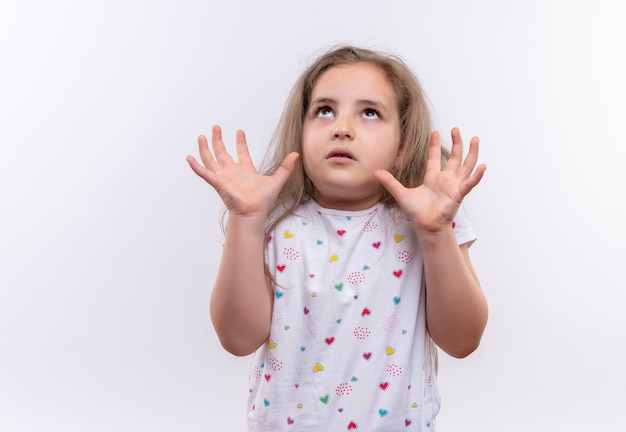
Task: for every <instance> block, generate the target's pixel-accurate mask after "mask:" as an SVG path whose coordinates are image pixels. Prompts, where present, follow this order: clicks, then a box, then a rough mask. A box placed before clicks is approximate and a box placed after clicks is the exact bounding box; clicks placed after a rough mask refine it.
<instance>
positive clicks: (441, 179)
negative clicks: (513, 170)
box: [375, 128, 487, 233]
mask: <svg viewBox="0 0 626 432" xmlns="http://www.w3.org/2000/svg"><path fill="white" fill-rule="evenodd" d="M477 161H478V138H477V137H474V138H472V139H471V141H470V148H469V152H468V154H467V156H466V157H465V160H463V140H462V139H461V133H460V131H459V129H458V128H454V129H452V149H451V150H450V159H448V161H447V163H446V165H445V167H444V168H443V170H442V169H441V142H440V139H439V132H433V133H432V135H431V137H430V148H429V151H428V162H427V164H426V174H425V175H424V181H423V183H422V184H421V185H420V186H418V187H416V188H406V187H404V186H403V185H402V184H401V183H400V182H399V181H398V180H396V179H395V178H394V177H393V176H392V175H391V174H390V173H389V172H388V171H384V170H378V171H376V173H375V176H376V178H377V179H378V180H379V181H380V182H381V183H382V185H383V186H384V187H385V188H386V189H387V190H388V191H389V192H390V193H391V194H392V195H393V197H394V198H395V199H396V201H397V202H398V204H399V205H400V208H402V210H404V212H405V214H406V215H407V217H408V218H409V219H410V220H411V221H412V222H413V225H414V226H415V227H416V229H418V230H421V231H423V232H428V233H435V232H439V231H441V230H442V229H443V228H445V227H449V226H450V224H451V223H452V221H453V219H454V216H455V215H456V212H457V210H458V208H459V206H460V204H461V201H463V198H464V197H465V196H466V195H467V194H468V193H469V192H470V191H471V190H472V189H473V188H474V186H476V185H477V184H478V183H479V182H480V180H481V179H482V177H483V174H484V173H485V170H486V169H487V167H486V166H485V165H484V164H481V165H479V166H478V167H476V162H477ZM475 167H476V169H474V168H475Z"/></svg>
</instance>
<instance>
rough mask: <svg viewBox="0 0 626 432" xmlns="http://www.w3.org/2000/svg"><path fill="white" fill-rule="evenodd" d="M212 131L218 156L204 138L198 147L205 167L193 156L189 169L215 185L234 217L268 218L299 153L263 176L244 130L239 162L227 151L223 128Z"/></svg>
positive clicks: (189, 158) (239, 141) (239, 139)
mask: <svg viewBox="0 0 626 432" xmlns="http://www.w3.org/2000/svg"><path fill="white" fill-rule="evenodd" d="M211 132H212V133H211V144H212V146H213V153H214V155H215V156H214V155H213V154H212V153H211V151H210V150H209V146H208V143H207V139H206V137H205V136H203V135H201V136H199V137H198V148H199V152H200V159H201V160H202V164H200V163H199V162H198V161H197V160H196V159H195V158H194V157H193V156H187V162H188V163H189V166H190V167H191V169H192V170H193V171H194V172H195V173H196V174H197V175H199V176H200V177H202V178H203V179H204V180H206V182H207V183H209V184H210V185H211V186H213V188H214V189H215V190H216V191H217V193H218V194H219V196H220V197H221V198H222V201H224V204H225V205H226V208H227V209H228V211H229V213H230V214H231V215H241V216H250V215H263V216H267V213H268V212H269V209H270V207H271V206H272V204H273V203H274V201H275V200H276V198H277V197H278V194H279V192H280V190H281V189H282V187H283V185H284V184H285V182H286V181H287V179H288V178H289V175H290V174H291V172H292V171H293V169H294V167H295V163H296V159H297V158H298V154H297V153H290V154H289V155H287V157H286V158H285V160H284V161H283V163H282V164H281V165H280V167H279V168H278V170H276V172H275V173H274V174H273V175H271V176H262V175H259V174H258V173H257V171H256V169H255V168H254V165H253V163H252V159H251V158H250V153H249V152H248V145H247V144H246V136H245V134H244V133H243V131H241V130H239V131H237V139H236V142H237V161H236V162H235V161H234V160H233V158H232V157H231V155H230V154H228V152H227V151H226V147H225V146H224V141H222V130H221V128H220V127H219V126H213V128H212V131H211Z"/></svg>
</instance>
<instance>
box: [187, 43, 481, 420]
mask: <svg viewBox="0 0 626 432" xmlns="http://www.w3.org/2000/svg"><path fill="white" fill-rule="evenodd" d="M211 141H212V146H213V153H211V151H210V150H209V148H208V145H207V139H206V138H205V137H203V136H200V137H199V139H198V143H199V149H200V150H199V151H200V157H201V159H202V163H203V164H200V163H198V162H197V161H196V160H195V159H194V158H193V157H191V156H189V157H188V158H187V160H188V162H189V164H190V166H191V168H192V169H193V171H194V172H195V173H196V174H197V175H199V176H200V177H202V178H203V179H205V180H206V181H207V182H208V183H209V184H210V185H211V186H212V187H213V188H215V190H216V191H217V192H218V194H219V195H220V197H221V198H222V200H223V201H224V203H225V205H226V208H227V210H228V220H227V225H226V234H225V242H224V248H223V252H222V260H221V264H220V268H219V271H218V274H217V278H216V282H215V287H214V289H213V293H212V297H211V318H212V320H213V324H214V326H215V329H216V332H217V335H218V337H219V339H220V341H221V343H222V345H223V346H224V348H225V349H226V350H228V351H229V352H231V353H233V354H235V355H240V356H243V355H248V354H251V353H253V352H254V357H253V364H252V369H251V373H250V395H249V404H248V429H249V430H250V431H255V432H265V431H269V432H276V431H315V432H319V431H328V432H331V431H342V430H348V431H351V430H355V431H357V432H358V431H377V432H383V431H387V432H392V431H400V430H402V431H405V430H406V431H433V430H435V416H436V415H437V413H438V411H439V394H438V391H437V384H436V372H437V348H436V346H435V344H436V345H437V346H439V347H440V348H441V349H442V350H444V351H445V352H446V353H448V354H449V355H451V356H454V357H459V358H460V357H465V356H467V355H469V354H470V353H471V352H472V351H474V350H475V349H476V347H477V346H478V344H479V342H480V339H481V336H482V333H483V330H484V328H485V324H486V321H487V304H486V301H485V298H484V295H483V292H482V290H481V287H480V284H479V282H478V278H477V276H476V274H475V272H474V270H473V267H472V264H471V261H470V258H469V254H468V247H469V245H470V244H471V243H472V242H473V241H474V239H475V237H474V233H473V232H472V229H471V227H470V226H469V224H468V222H467V220H466V218H465V217H464V215H463V212H462V211H458V210H459V207H460V205H461V201H462V200H463V198H464V197H465V196H466V195H467V194H468V193H469V192H470V191H471V190H472V188H473V187H474V186H476V185H477V184H478V183H479V181H480V180H481V178H482V176H483V173H484V171H485V166H484V165H480V166H478V167H476V162H477V158H478V138H473V139H472V140H471V142H470V148H469V152H468V154H467V156H466V157H465V159H463V144H462V140H461V136H460V132H459V130H458V129H456V128H455V129H453V130H452V148H451V151H450V153H449V155H448V154H447V153H446V152H445V151H444V152H443V156H442V149H441V144H440V138H439V134H438V133H437V132H432V126H431V119H430V114H429V112H428V109H427V104H426V102H425V99H424V96H423V94H422V89H421V87H420V85H419V83H418V81H417V79H416V78H415V76H414V75H413V74H412V73H411V71H410V70H409V69H408V67H407V66H406V65H405V64H404V63H403V62H402V61H401V60H400V59H398V58H396V57H393V56H388V55H384V54H381V53H377V52H373V51H370V50H365V49H359V48H355V47H350V46H346V47H341V48H337V49H334V50H331V51H329V52H327V53H326V54H324V55H322V56H321V57H320V58H319V59H318V60H317V61H315V62H314V63H313V64H312V65H311V66H310V67H309V68H308V69H307V70H306V71H305V72H304V73H303V75H302V76H301V77H300V79H299V80H298V81H297V83H296V85H295V87H294V88H293V90H292V92H291V95H290V96H289V99H288V101H287V104H286V107H285V111H284V113H283V116H282V119H281V122H280V124H279V127H278V129H277V133H276V135H275V138H274V146H273V149H272V152H271V154H269V160H270V161H269V164H268V165H269V166H268V167H267V169H265V170H264V171H263V172H262V173H261V174H259V173H257V171H256V169H255V168H254V166H253V164H252V161H251V159H250V155H249V153H248V148H247V144H246V139H245V136H244V133H243V132H242V131H238V132H237V137H236V143H237V161H235V160H234V159H233V158H232V157H231V156H230V155H229V154H228V153H227V152H226V150H225V147H224V143H223V141H222V135H221V130H220V128H219V127H217V126H215V127H213V130H212V138H211Z"/></svg>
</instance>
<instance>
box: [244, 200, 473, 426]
mask: <svg viewBox="0 0 626 432" xmlns="http://www.w3.org/2000/svg"><path fill="white" fill-rule="evenodd" d="M454 231H455V234H456V236H457V241H458V243H459V244H463V243H467V242H471V241H473V240H474V239H475V236H474V233H473V231H472V229H471V227H470V226H469V225H468V223H467V220H466V218H465V216H464V214H463V211H462V210H461V211H459V212H458V214H457V216H456V218H455V222H454ZM267 262H268V265H269V268H270V271H271V272H272V273H273V274H274V276H275V278H276V285H275V286H274V310H273V317H272V326H271V331H270V339H269V341H268V343H266V344H265V345H263V346H262V347H261V348H259V349H258V350H257V352H256V353H255V354H254V357H253V360H252V369H251V372H250V395H249V403H248V429H249V431H254V432H278V431H299V432H301V431H311V432H320V431H324V432H333V431H346V430H347V431H351V430H355V431H357V432H360V431H375V432H392V431H400V430H402V431H433V430H435V424H434V420H435V416H436V415H437V413H438V412H439V404H440V398H439V394H438V391H437V385H436V369H437V349H436V346H435V345H434V343H433V342H432V341H431V339H430V337H429V336H428V334H427V331H426V319H425V302H424V279H423V272H422V270H423V260H422V256H421V253H420V249H419V245H418V242H417V237H416V235H415V231H414V229H413V227H412V225H411V224H410V223H409V221H408V220H406V218H404V217H402V216H401V215H400V214H399V212H397V211H394V210H390V209H387V208H385V207H384V206H383V205H381V204H377V205H375V206H374V207H372V208H370V209H368V210H363V211H356V212H348V211H339V210H331V209H325V208H323V207H321V206H319V205H318V204H317V203H316V202H314V201H309V202H308V203H306V204H303V205H302V206H300V207H299V208H298V210H297V212H296V214H294V215H291V216H289V217H287V218H286V219H285V220H283V221H281V222H280V223H279V224H278V226H277V227H276V229H275V230H274V231H273V232H272V233H270V234H269V236H268V242H267Z"/></svg>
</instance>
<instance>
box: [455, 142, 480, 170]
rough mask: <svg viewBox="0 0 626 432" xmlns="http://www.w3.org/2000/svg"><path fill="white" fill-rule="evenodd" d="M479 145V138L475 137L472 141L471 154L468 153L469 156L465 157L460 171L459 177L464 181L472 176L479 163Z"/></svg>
mask: <svg viewBox="0 0 626 432" xmlns="http://www.w3.org/2000/svg"><path fill="white" fill-rule="evenodd" d="M478 143H479V139H478V137H473V138H472V139H471V140H470V148H469V152H468V153H467V156H465V160H464V161H463V164H462V165H461V167H460V168H459V171H458V173H459V176H460V177H461V178H462V179H464V178H467V177H469V176H470V175H471V174H472V171H474V167H475V166H476V163H477V162H478Z"/></svg>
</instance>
